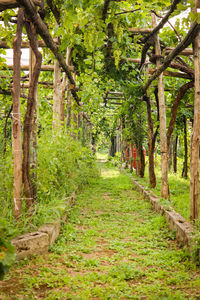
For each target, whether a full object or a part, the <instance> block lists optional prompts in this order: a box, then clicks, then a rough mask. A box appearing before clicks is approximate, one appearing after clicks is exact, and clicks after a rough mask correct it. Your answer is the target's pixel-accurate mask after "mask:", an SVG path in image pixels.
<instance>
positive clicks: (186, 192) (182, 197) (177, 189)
mask: <svg viewBox="0 0 200 300" xmlns="http://www.w3.org/2000/svg"><path fill="white" fill-rule="evenodd" d="M115 164H116V163H115ZM118 164H119V163H118ZM181 166H182V160H181V159H179V163H178V171H177V173H174V172H172V171H170V172H169V173H168V182H169V190H170V200H169V201H168V200H164V199H161V201H164V203H165V204H167V205H170V206H171V207H173V208H174V209H175V210H176V211H177V212H178V213H179V214H180V215H182V216H183V217H184V218H185V219H187V220H188V221H189V219H190V180H189V178H188V179H185V178H182V177H181ZM127 171H128V172H129V170H127ZM155 173H156V187H155V188H154V189H151V188H150V185H149V174H148V157H147V158H146V167H145V176H144V178H140V177H138V176H136V173H135V170H133V173H132V176H133V177H134V178H135V179H136V180H137V181H139V182H140V183H141V184H142V185H144V186H145V188H146V189H151V190H152V191H153V192H154V193H155V194H156V195H157V196H159V197H161V166H160V157H159V156H157V161H156V167H155Z"/></svg>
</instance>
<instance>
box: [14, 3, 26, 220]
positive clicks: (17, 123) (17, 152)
mask: <svg viewBox="0 0 200 300" xmlns="http://www.w3.org/2000/svg"><path fill="white" fill-rule="evenodd" d="M23 18H24V13H23V10H22V9H21V8H20V9H19V11H18V19H17V33H16V37H15V39H14V41H13V49H14V53H13V65H14V73H13V89H12V96H13V113H12V117H13V125H12V137H13V156H14V190H13V196H14V216H15V218H16V219H19V218H20V216H21V212H22V199H21V195H22V145H21V112H20V60H21V41H22V28H23Z"/></svg>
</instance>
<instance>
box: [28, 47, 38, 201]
mask: <svg viewBox="0 0 200 300" xmlns="http://www.w3.org/2000/svg"><path fill="white" fill-rule="evenodd" d="M35 64H36V57H35V54H34V52H33V50H32V49H31V47H30V50H29V83H30V82H32V80H33V70H34V67H35ZM37 91H38V86H36V89H35V93H34V97H35V99H34V102H35V112H34V117H33V127H32V133H31V148H32V153H31V156H32V157H31V169H32V172H31V177H32V179H33V181H32V183H33V185H32V187H33V198H34V201H36V200H37V107H38V92H37Z"/></svg>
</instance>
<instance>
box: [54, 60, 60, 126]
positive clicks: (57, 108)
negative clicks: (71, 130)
mask: <svg viewBox="0 0 200 300" xmlns="http://www.w3.org/2000/svg"><path fill="white" fill-rule="evenodd" d="M60 108H61V70H60V66H59V62H58V61H57V60H55V63H54V94H53V129H54V130H55V131H56V130H57V129H58V127H59V125H60Z"/></svg>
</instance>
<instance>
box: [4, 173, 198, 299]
mask: <svg viewBox="0 0 200 300" xmlns="http://www.w3.org/2000/svg"><path fill="white" fill-rule="evenodd" d="M0 295H1V296H0V299H27V300H31V299H52V300H53V299H200V272H199V270H198V269H197V268H196V267H195V265H193V264H192V263H191V262H190V261H189V259H188V254H187V252H186V251H184V250H182V249H179V248H178V247H177V246H176V242H175V241H174V235H173V234H172V233H170V232H169V231H168V229H167V226H166V224H165V221H164V219H163V217H161V216H159V215H158V214H156V213H154V212H152V210H151V208H150V205H149V203H148V202H146V201H145V200H144V199H143V198H142V196H141V195H139V194H138V193H137V192H136V191H134V190H133V189H132V184H131V183H130V180H129V178H128V177H127V176H125V175H120V174H119V172H118V171H116V170H114V169H113V170H111V169H104V170H103V171H102V178H100V179H99V180H98V181H97V182H96V183H95V184H94V185H93V186H91V187H86V189H85V191H84V192H83V193H81V194H80V195H79V197H78V199H77V204H76V206H75V207H74V208H73V210H72V212H71V215H70V220H69V222H68V223H67V224H65V225H64V226H63V232H62V234H61V235H60V237H59V239H58V241H57V243H56V244H55V245H54V246H53V247H52V249H51V252H50V253H49V254H47V255H44V256H42V257H35V258H33V259H31V260H24V261H21V262H19V263H18V264H16V265H15V266H14V268H13V269H12V270H11V272H10V273H9V277H7V278H6V280H5V281H4V282H0Z"/></svg>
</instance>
